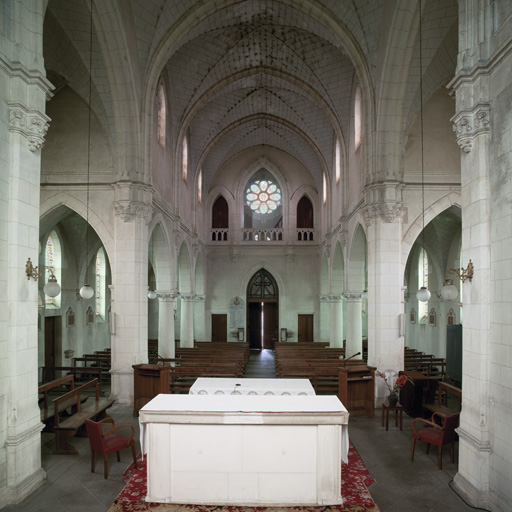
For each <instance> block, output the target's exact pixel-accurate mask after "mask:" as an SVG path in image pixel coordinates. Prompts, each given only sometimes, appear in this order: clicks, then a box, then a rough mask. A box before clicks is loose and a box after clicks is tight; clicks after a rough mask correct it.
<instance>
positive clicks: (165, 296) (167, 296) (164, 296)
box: [156, 292, 178, 302]
mask: <svg viewBox="0 0 512 512" xmlns="http://www.w3.org/2000/svg"><path fill="white" fill-rule="evenodd" d="M156 295H157V297H158V300H159V301H160V302H174V300H175V299H176V297H177V296H178V293H177V292H157V294H156Z"/></svg>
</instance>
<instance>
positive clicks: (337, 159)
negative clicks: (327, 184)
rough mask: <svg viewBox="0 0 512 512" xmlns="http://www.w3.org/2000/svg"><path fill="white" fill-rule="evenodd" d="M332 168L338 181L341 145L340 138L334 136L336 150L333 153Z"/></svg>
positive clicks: (339, 177)
mask: <svg viewBox="0 0 512 512" xmlns="http://www.w3.org/2000/svg"><path fill="white" fill-rule="evenodd" d="M334 169H335V175H336V183H339V181H340V179H341V147H340V139H338V137H336V151H335V154H334Z"/></svg>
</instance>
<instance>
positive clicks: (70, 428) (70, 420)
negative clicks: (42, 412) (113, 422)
mask: <svg viewBox="0 0 512 512" xmlns="http://www.w3.org/2000/svg"><path fill="white" fill-rule="evenodd" d="M92 390H93V391H94V395H93V396H95V399H94V400H92V401H91V403H89V404H88V405H87V406H85V407H83V405H82V398H84V397H88V398H92V397H91V396H88V393H91V391H92ZM114 402H115V400H114V399H111V398H101V397H100V387H99V383H98V379H93V380H91V381H90V382H87V383H86V384H83V385H81V386H78V387H76V388H74V389H73V390H71V391H69V392H68V393H65V394H64V395H62V396H60V397H58V398H55V399H54V400H53V407H54V430H55V451H56V453H60V454H65V455H70V454H76V453H78V451H77V449H76V448H75V447H74V446H73V445H72V444H71V443H70V442H69V440H70V438H71V437H73V436H74V435H75V434H76V433H77V432H78V431H79V429H81V428H82V427H83V426H84V425H85V420H86V418H87V419H92V420H99V419H102V418H104V417H106V416H107V414H106V412H105V411H106V410H107V409H108V408H109V407H111V406H112V405H113V404H114ZM68 410H71V416H68V417H61V414H62V413H63V412H64V411H68Z"/></svg>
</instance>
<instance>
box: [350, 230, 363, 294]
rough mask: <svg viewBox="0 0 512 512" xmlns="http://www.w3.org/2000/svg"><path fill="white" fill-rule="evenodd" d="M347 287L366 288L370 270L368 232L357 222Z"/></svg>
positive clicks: (351, 246)
mask: <svg viewBox="0 0 512 512" xmlns="http://www.w3.org/2000/svg"><path fill="white" fill-rule="evenodd" d="M349 254H350V256H349V262H348V268H347V269H346V270H347V278H346V284H347V286H346V288H347V290H349V291H355V292H362V291H364V290H365V289H366V282H367V281H366V280H367V275H366V273H367V271H368V268H367V266H368V244H367V241H366V233H365V231H364V229H363V227H362V225H361V224H360V223H357V225H356V227H355V229H354V233H353V235H352V242H351V244H350V253H349Z"/></svg>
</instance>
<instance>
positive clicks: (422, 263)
mask: <svg viewBox="0 0 512 512" xmlns="http://www.w3.org/2000/svg"><path fill="white" fill-rule="evenodd" d="M422 286H424V287H425V288H427V289H428V256H427V251H425V249H423V248H422V249H421V251H420V254H419V256H418V290H419V289H420V288H421V287H422ZM427 317H428V301H426V302H421V301H418V320H419V321H420V322H421V321H422V320H423V319H424V318H427Z"/></svg>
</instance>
